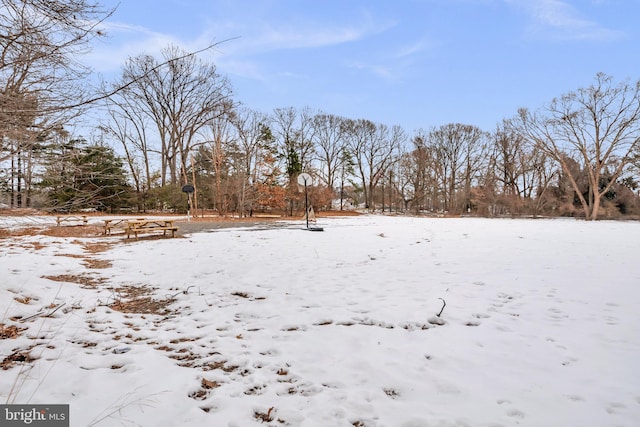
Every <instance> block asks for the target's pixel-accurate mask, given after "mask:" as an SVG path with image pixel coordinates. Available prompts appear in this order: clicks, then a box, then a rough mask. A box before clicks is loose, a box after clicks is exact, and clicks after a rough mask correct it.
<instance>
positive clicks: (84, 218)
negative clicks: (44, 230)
mask: <svg viewBox="0 0 640 427" xmlns="http://www.w3.org/2000/svg"><path fill="white" fill-rule="evenodd" d="M63 222H71V223H73V224H75V225H87V223H88V222H89V220H88V219H87V216H86V215H82V216H58V217H56V223H57V224H58V227H60V225H62V223H63ZM80 222H81V223H82V224H78V223H80Z"/></svg>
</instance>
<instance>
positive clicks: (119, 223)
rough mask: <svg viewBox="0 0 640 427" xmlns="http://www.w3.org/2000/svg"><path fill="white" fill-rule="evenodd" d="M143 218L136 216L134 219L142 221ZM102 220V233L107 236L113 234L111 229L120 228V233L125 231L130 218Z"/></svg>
mask: <svg viewBox="0 0 640 427" xmlns="http://www.w3.org/2000/svg"><path fill="white" fill-rule="evenodd" d="M144 220H145V218H136V219H135V221H144ZM103 221H104V226H103V228H104V231H103V233H104V235H105V236H109V235H111V234H113V230H114V229H116V230H121V231H122V233H126V231H127V228H128V227H129V221H131V219H130V218H124V219H105V220H103Z"/></svg>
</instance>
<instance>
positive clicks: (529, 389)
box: [0, 215, 640, 427]
mask: <svg viewBox="0 0 640 427" xmlns="http://www.w3.org/2000/svg"><path fill="white" fill-rule="evenodd" d="M33 221H36V220H35V219H28V220H27V219H24V218H23V219H19V218H12V217H0V223H2V225H3V227H19V226H21V225H25V224H26V225H29V226H31V225H32V223H33ZM46 221H47V220H46V218H45V219H43V218H42V217H40V218H39V219H38V220H37V222H38V223H39V224H44V223H46ZM318 222H319V224H318V225H320V226H322V227H324V229H325V231H324V232H321V233H310V232H308V231H305V230H303V228H304V224H303V223H302V222H280V223H278V226H276V227H269V228H264V227H253V228H230V229H219V230H214V231H210V232H200V233H194V234H190V235H186V236H184V237H182V238H175V239H170V238H168V239H153V240H144V239H141V240H140V241H137V242H136V241H133V240H130V241H125V240H126V239H123V238H122V237H118V236H110V237H86V238H78V237H69V238H63V237H47V236H20V237H10V238H2V239H0V271H2V272H3V273H2V278H1V279H0V323H4V324H5V327H7V326H10V325H15V326H16V327H18V328H26V329H25V330H23V331H22V332H21V334H20V335H19V336H18V337H15V338H6V339H0V358H1V359H4V358H5V357H6V356H8V355H10V354H12V353H14V352H16V351H27V350H28V351H29V354H30V355H31V357H33V358H35V359H36V360H35V361H34V362H33V363H31V364H25V365H20V364H16V365H14V366H12V367H10V368H8V369H6V370H0V401H1V402H2V403H4V402H5V401H6V402H9V403H27V402H28V403H43V404H54V403H65V404H69V405H70V410H71V425H72V426H87V425H98V426H114V425H126V426H130V425H141V426H203V425H216V426H238V427H240V426H247V425H259V424H265V425H274V426H277V425H278V426H279V425H291V426H353V425H356V426H403V427H418V426H420V427H445V426H446V427H449V426H474V427H476V426H487V427H488V426H491V427H498V426H513V425H519V426H535V427H543V426H549V427H555V426H568V427H570V426H575V427H585V426H587V427H588V426H594V427H596V426H629V427H631V426H636V425H637V422H638V420H639V419H640V364H639V363H638V360H640V310H639V308H640V286H639V285H640V263H638V249H639V248H640V240H639V239H638V237H639V236H640V223H637V222H609V221H600V222H584V221H574V220H566V219H565V220H561V219H556V220H546V219H538V220H508V219H500V220H498V219H476V218H433V219H431V218H408V217H393V216H373V215H371V216H360V217H347V218H331V219H327V218H320V219H319V221H318ZM105 242H108V243H113V244H114V245H112V246H110V247H109V248H107V249H106V250H104V251H98V252H94V251H90V250H89V248H90V247H91V246H90V245H91V244H99V243H105ZM87 260H93V261H108V262H109V263H108V264H106V268H91V265H90V264H88V263H87ZM63 275H65V276H63ZM65 277H66V278H69V281H68V280H61V278H62V279H64V278H65ZM73 277H76V278H77V277H84V278H85V279H87V278H88V279H87V280H89V283H84V284H82V283H76V282H77V281H78V280H75V281H74V280H71V278H73ZM52 278H56V279H55V280H54V279H52ZM127 287H128V288H131V287H138V288H140V287H143V288H146V289H148V290H150V291H152V296H153V297H154V298H155V299H157V300H172V301H173V302H172V303H171V304H167V305H166V308H167V312H166V313H162V314H149V313H146V314H144V313H123V312H119V311H116V310H114V309H113V308H112V304H113V303H114V302H117V301H121V300H122V301H124V300H126V298H125V296H126V294H125V293H124V291H123V290H122V289H120V290H116V289H118V288H127ZM443 300H444V302H446V306H445V307H444V310H443V312H442V315H441V316H440V317H438V316H437V314H438V313H439V312H440V310H441V309H442V306H443ZM20 301H22V302H20ZM24 302H27V303H24ZM60 304H64V306H62V307H60ZM56 308H57V309H56ZM53 310H55V312H53V313H52V314H51V315H50V316H49V317H46V316H44V315H42V314H45V315H46V314H48V313H50V312H52V311H53ZM38 313H40V314H41V315H39V316H34V315H36V314H38ZM30 316H32V317H30ZM19 317H21V318H19ZM12 319H13V320H12ZM438 323H442V324H441V325H439V324H438Z"/></svg>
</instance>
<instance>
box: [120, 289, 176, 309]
mask: <svg viewBox="0 0 640 427" xmlns="http://www.w3.org/2000/svg"><path fill="white" fill-rule="evenodd" d="M113 291H114V292H115V293H116V294H117V298H116V301H114V302H113V303H112V304H110V305H109V307H110V308H112V309H113V310H116V311H119V312H121V313H139V314H159V315H166V314H169V313H171V309H169V305H171V304H172V303H173V302H174V301H175V298H172V297H169V298H164V299H155V298H153V297H151V294H152V293H153V289H152V288H150V287H148V286H122V287H119V288H115V289H113Z"/></svg>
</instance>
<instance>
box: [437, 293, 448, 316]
mask: <svg viewBox="0 0 640 427" xmlns="http://www.w3.org/2000/svg"><path fill="white" fill-rule="evenodd" d="M438 299H439V300H442V308H441V309H440V313H438V314H436V316H438V317H440V315H441V314H442V312H443V311H444V308H445V307H446V305H447V302H446V301H445V300H444V299H443V298H438Z"/></svg>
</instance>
